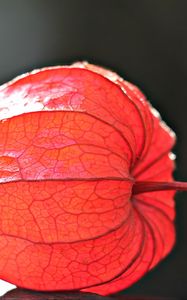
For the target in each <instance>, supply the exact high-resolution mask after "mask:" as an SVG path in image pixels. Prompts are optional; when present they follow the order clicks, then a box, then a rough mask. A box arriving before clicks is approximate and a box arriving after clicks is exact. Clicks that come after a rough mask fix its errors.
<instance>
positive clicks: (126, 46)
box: [0, 0, 187, 299]
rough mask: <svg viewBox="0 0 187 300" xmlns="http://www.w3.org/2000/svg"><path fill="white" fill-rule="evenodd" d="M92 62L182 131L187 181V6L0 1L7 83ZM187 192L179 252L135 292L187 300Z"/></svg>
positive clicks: (172, 1)
mask: <svg viewBox="0 0 187 300" xmlns="http://www.w3.org/2000/svg"><path fill="white" fill-rule="evenodd" d="M76 60H88V61H90V62H92V63H96V64H100V65H103V66H105V67H108V68H111V69H113V70H115V71H117V72H118V73H119V74H121V75H122V76H123V77H124V78H126V79H127V80H129V81H132V82H133V83H135V84H137V85H138V86H139V87H140V88H141V89H142V90H143V91H144V92H145V93H146V95H147V96H148V98H149V99H151V102H152V104H153V105H154V106H155V107H156V108H157V109H158V110H159V111H160V112H161V115H162V117H163V119H164V120H165V121H166V122H167V123H168V124H169V125H170V126H171V127H172V128H173V129H174V130H175V131H176V133H177V136H178V143H177V146H176V147H175V149H174V151H175V153H176V154H177V171H176V173H175V177H176V178H177V179H178V180H185V179H186V180H187V176H186V168H187V134H186V131H187V130H186V129H187V114H186V112H187V96H186V80H187V73H186V70H187V68H186V67H187V1H185V0H184V1H181V0H143V1H142V0H136V1H126V0H124V1H120V0H114V1H109V0H107V1H105V0H93V1H92V0H65V1H64V0H61V1H58V0H51V1H50V0H49V1H48V0H14V1H13V0H0V83H4V82H6V81H8V80H10V79H12V78H13V77H14V76H16V75H19V74H21V73H23V72H26V71H29V70H32V69H34V68H38V67H43V66H49V65H56V64H67V63H71V62H74V61H76ZM185 198H187V195H186V194H185V193H179V194H178V195H177V197H176V206H177V220H176V225H177V231H178V241H177V244H176V247H175V249H174V250H173V252H172V253H171V254H170V255H169V257H167V259H165V260H164V261H163V262H162V263H161V264H160V265H159V266H158V267H157V268H155V269H154V270H153V271H152V272H150V273H149V274H147V275H146V276H145V277H144V278H143V279H142V280H140V281H139V282H138V283H136V284H135V285H134V286H133V287H131V288H129V289H128V290H126V291H125V292H123V293H125V294H129V295H152V296H167V297H171V296H173V297H179V298H180V297H183V298H185V299H187V279H186V278H187V275H186V274H187V259H186V258H187V199H185Z"/></svg>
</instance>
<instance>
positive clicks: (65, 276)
mask: <svg viewBox="0 0 187 300" xmlns="http://www.w3.org/2000/svg"><path fill="white" fill-rule="evenodd" d="M0 119H1V123H0V181H1V183H0V209H1V224H0V231H1V235H0V277H1V278H2V279H4V280H7V281H9V282H11V283H13V284H15V285H17V286H20V287H23V288H28V289H33V290H41V291H55V290H77V289H78V290H82V291H88V292H95V293H99V294H102V295H106V294H110V293H114V292H117V291H120V290H122V289H124V288H127V287H128V286H130V285H131V284H133V283H134V282H135V281H137V280H138V279H139V278H141V277H142V276H143V275H144V274H145V273H146V272H147V271H149V270H150V269H152V268H153V267H154V266H155V265H156V264H157V263H158V262H159V261H161V260H162V259H163V258H164V257H165V256H166V255H167V254H168V253H169V252H170V250H171V248H172V247H173V245H174V242H175V229H174V218H175V209H174V199H173V198H174V194H175V191H174V190H175V188H177V187H176V186H175V188H174V187H173V186H172V182H173V178H172V172H173V169H174V160H173V157H174V156H173V154H171V152H170V151H171V148H172V147H173V145H174V142H175V135H174V133H173V132H172V131H171V130H170V129H169V128H168V127H167V126H166V124H165V123H163V122H162V121H161V120H160V117H159V114H158V112H157V111H156V110H154V109H153V108H152V107H151V105H150V104H149V103H148V101H147V100H146V98H145V96H144V95H143V94H142V93H141V92H140V90H139V89H138V88H137V87H135V86H134V85H132V84H131V83H129V82H127V81H124V80H123V79H121V78H120V77H119V76H118V75H116V74H115V73H113V72H111V71H108V70H105V69H103V68H100V67H97V66H93V65H90V64H88V63H76V64H74V65H72V66H65V67H62V66H59V67H50V68H45V69H41V70H36V71H33V72H31V73H28V74H25V75H23V76H21V77H18V78H16V79H15V80H13V81H11V82H9V83H8V84H5V85H3V86H2V87H1V88H0ZM148 182H149V184H147V183H148ZM155 182H166V184H165V186H167V182H169V183H170V188H171V190H167V188H162V187H163V186H162V187H161V188H160V189H161V190H156V188H155V186H156V187H157V184H155ZM150 186H151V188H152V190H150ZM162 189H165V190H162Z"/></svg>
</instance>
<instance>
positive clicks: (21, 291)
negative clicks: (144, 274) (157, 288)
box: [0, 288, 177, 300]
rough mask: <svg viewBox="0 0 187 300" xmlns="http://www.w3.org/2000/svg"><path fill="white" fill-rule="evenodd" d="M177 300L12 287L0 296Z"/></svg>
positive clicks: (37, 299) (49, 299) (16, 298)
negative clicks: (40, 290)
mask: <svg viewBox="0 0 187 300" xmlns="http://www.w3.org/2000/svg"><path fill="white" fill-rule="evenodd" d="M115 299H116V300H177V299H176V298H163V297H149V296H145V297H144V296H128V295H123V296H117V295H112V296H105V297H104V296H99V295H96V294H91V293H81V292H35V291H30V290H25V289H19V288H16V289H13V290H11V291H9V292H8V293H6V294H5V295H4V296H2V297H0V300H115Z"/></svg>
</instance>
